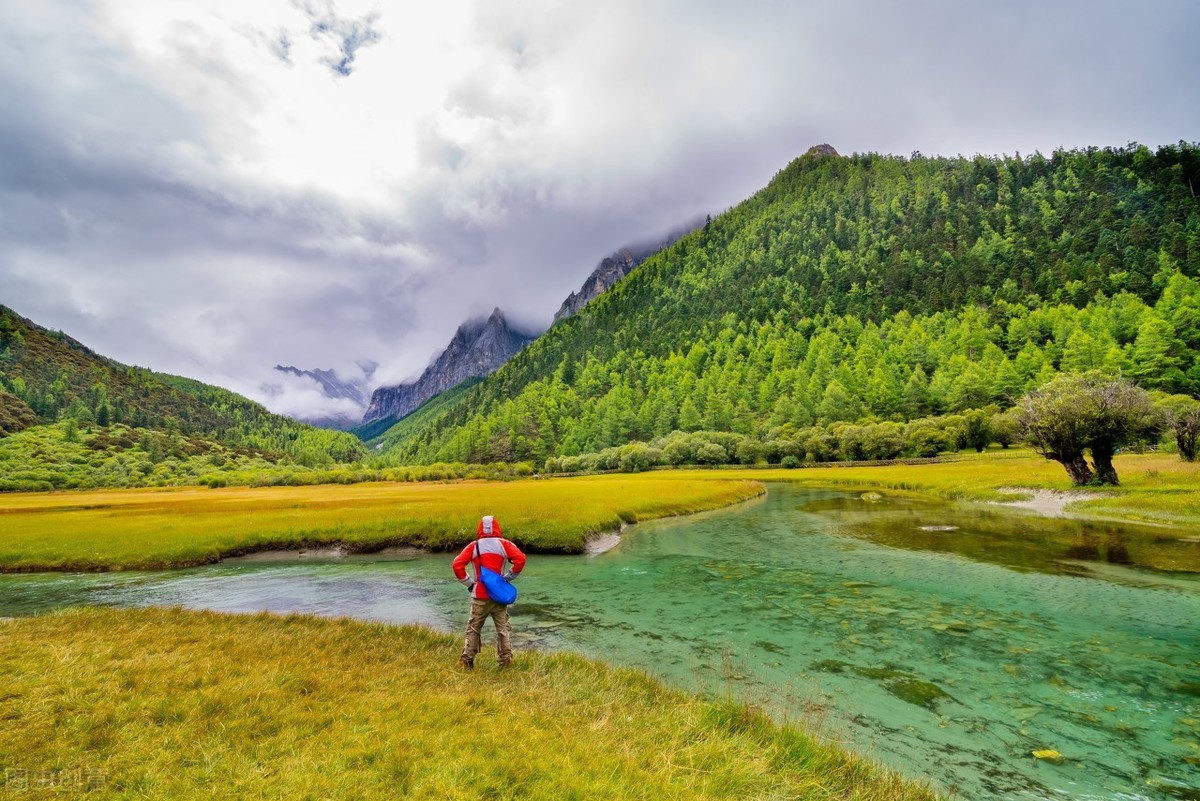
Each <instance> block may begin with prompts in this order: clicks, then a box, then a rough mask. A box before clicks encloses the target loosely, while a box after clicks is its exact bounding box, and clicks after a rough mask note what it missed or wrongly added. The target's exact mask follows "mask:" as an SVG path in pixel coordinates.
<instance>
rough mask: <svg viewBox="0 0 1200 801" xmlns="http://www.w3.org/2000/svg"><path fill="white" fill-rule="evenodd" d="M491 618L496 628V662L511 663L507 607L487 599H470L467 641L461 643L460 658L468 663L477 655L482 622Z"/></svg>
mask: <svg viewBox="0 0 1200 801" xmlns="http://www.w3.org/2000/svg"><path fill="white" fill-rule="evenodd" d="M489 616H490V617H491V618H492V623H493V624H494V625H495V626H496V662H497V663H499V664H501V665H507V664H508V663H509V662H511V661H512V655H513V654H512V641H511V640H510V639H509V635H510V629H509V625H508V607H507V606H505V605H504V604H498V603H496V602H495V601H492V600H489V599H487V598H472V599H471V617H470V619H468V620H467V641H466V642H465V643H463V651H462V658H463V659H465V660H467V661H468V662H469V661H471V660H473V659H474V658H475V654H477V653H479V648H480V634H481V633H482V632H483V622H484V621H485V620H487V619H488V617H489Z"/></svg>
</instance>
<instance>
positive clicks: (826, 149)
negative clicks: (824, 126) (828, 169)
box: [804, 143, 838, 156]
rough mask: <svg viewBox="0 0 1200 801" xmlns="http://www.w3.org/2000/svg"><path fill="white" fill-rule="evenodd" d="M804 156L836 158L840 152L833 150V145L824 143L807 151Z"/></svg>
mask: <svg viewBox="0 0 1200 801" xmlns="http://www.w3.org/2000/svg"><path fill="white" fill-rule="evenodd" d="M804 155H806V156H836V155H838V152H837V151H836V150H834V149H833V145H831V144H828V143H822V144H819V145H813V146H812V147H810V148H809V149H808V150H807V151H805V153H804Z"/></svg>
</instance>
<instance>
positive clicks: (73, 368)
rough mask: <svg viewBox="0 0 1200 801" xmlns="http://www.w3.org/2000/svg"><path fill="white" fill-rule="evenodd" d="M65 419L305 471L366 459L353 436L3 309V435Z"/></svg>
mask: <svg viewBox="0 0 1200 801" xmlns="http://www.w3.org/2000/svg"><path fill="white" fill-rule="evenodd" d="M67 420H70V421H73V423H74V424H75V425H76V426H85V427H86V426H92V425H95V426H98V427H100V428H104V427H107V426H111V425H114V424H123V425H125V426H127V427H129V428H137V429H153V430H156V431H162V432H165V433H167V434H168V435H171V436H175V437H176V439H178V436H179V435H182V436H184V437H198V438H201V439H205V440H213V441H215V442H218V443H220V444H221V445H222V446H225V447H228V448H233V449H239V450H241V451H244V452H251V451H252V452H253V455H254V456H256V457H261V458H263V459H265V460H267V461H269V462H277V461H280V460H285V461H290V462H295V463H298V464H301V465H304V466H308V467H316V466H321V465H329V464H333V463H337V462H351V461H354V460H356V459H358V458H360V457H361V456H363V455H364V453H365V451H364V449H363V446H362V443H361V442H360V441H359V440H358V439H357V438H355V437H354V436H352V435H350V434H345V433H342V432H336V431H325V430H322V429H318V428H313V427H312V426H309V425H305V424H304V423H298V422H296V421H295V420H290V419H288V418H286V417H281V416H279V415H276V414H272V413H270V412H269V411H267V410H266V409H265V408H263V407H262V406H261V405H259V404H257V403H255V402H253V401H251V400H249V399H247V398H244V397H242V396H241V395H238V394H236V393H234V392H230V391H229V390H225V389H221V388H220V387H214V386H211V385H208V384H202V383H201V382H199V381H193V380H191V379H188V378H181V377H179V376H171V375H165V374H162V373H155V372H152V371H150V370H147V369H144V368H141V367H130V366H128V365H124V364H121V363H119V362H116V361H113V360H112V359H108V358H106V357H104V356H101V355H99V354H97V353H95V352H94V351H92V350H91V349H90V348H88V347H87V346H85V345H83V344H82V343H80V342H78V341H77V340H75V339H72V338H71V337H69V336H67V335H66V334H63V333H61V332H57V331H50V330H47V329H45V328H42V327H41V326H39V325H36V324H35V323H33V322H31V321H29V320H27V319H25V318H23V317H21V316H20V315H18V314H17V313H16V312H14V311H12V310H11V309H8V308H6V307H4V306H0V434H12V433H16V432H17V431H20V430H23V429H25V428H28V427H30V426H33V425H37V424H39V423H53V422H57V421H67Z"/></svg>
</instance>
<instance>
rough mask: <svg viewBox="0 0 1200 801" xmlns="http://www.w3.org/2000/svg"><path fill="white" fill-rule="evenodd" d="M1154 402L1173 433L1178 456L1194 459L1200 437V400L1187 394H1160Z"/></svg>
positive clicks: (1186, 459)
mask: <svg viewBox="0 0 1200 801" xmlns="http://www.w3.org/2000/svg"><path fill="white" fill-rule="evenodd" d="M1156 404H1157V406H1158V408H1159V409H1160V410H1161V411H1162V413H1163V419H1164V422H1165V423H1166V425H1167V427H1168V428H1170V429H1171V431H1172V432H1173V433H1174V434H1175V445H1176V447H1177V448H1178V449H1179V458H1180V459H1183V460H1184V461H1185V462H1194V461H1196V442H1197V440H1198V439H1200V400H1196V399H1195V398H1190V397H1188V396H1187V395H1161V394H1160V396H1159V397H1158V398H1156Z"/></svg>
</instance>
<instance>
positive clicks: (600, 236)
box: [0, 0, 1200, 415]
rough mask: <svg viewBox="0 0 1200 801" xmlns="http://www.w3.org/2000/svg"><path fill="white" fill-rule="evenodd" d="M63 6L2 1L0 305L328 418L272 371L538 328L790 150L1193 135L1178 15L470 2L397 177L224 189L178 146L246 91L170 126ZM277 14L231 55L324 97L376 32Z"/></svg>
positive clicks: (327, 18)
mask: <svg viewBox="0 0 1200 801" xmlns="http://www.w3.org/2000/svg"><path fill="white" fill-rule="evenodd" d="M88 7H89V6H87V4H80V5H73V4H66V3H54V2H48V3H45V4H38V5H37V6H36V7H34V6H29V7H28V9H23V10H22V12H21V14H20V15H19V16H17V15H15V14H14V13H13V12H11V11H10V12H4V11H0V103H3V106H4V107H5V108H6V109H17V110H18V112H17V113H12V114H8V113H6V114H5V115H3V117H0V295H2V296H0V302H2V303H5V304H6V305H10V306H13V307H14V308H16V309H17V310H18V311H19V312H20V313H22V314H24V315H26V316H29V317H31V318H33V319H34V320H36V321H38V322H40V323H42V324H44V325H49V326H51V327H56V328H63V329H64V330H66V331H67V332H68V333H70V334H72V335H73V336H75V337H77V338H79V339H81V340H83V341H84V342H86V343H88V344H89V345H91V346H92V347H94V348H96V349H97V350H99V351H100V352H102V353H106V354H108V355H111V356H113V357H114V358H117V359H121V360H123V361H127V362H132V363H137V364H143V365H147V366H151V367H154V368H155V369H161V370H166V371H171V372H178V373H182V374H185V375H190V376H193V377H196V378H200V379H203V380H210V381H214V382H217V383H222V384H225V385H228V386H231V387H233V388H236V389H239V390H240V391H244V392H247V393H249V394H251V395H255V396H257V397H261V398H264V399H266V400H268V402H269V403H270V404H271V405H272V407H273V408H277V409H280V410H288V411H292V412H293V413H299V412H297V410H302V411H303V413H305V414H309V415H312V414H318V413H324V411H330V412H331V413H332V412H334V411H337V410H335V409H326V410H324V411H323V408H322V406H321V403H322V402H321V401H320V400H319V398H317V397H316V395H315V394H314V388H313V387H314V385H312V382H311V381H309V382H308V383H307V384H305V383H304V382H303V381H301V380H300V379H297V381H296V382H290V381H280V380H278V377H277V376H273V375H272V372H273V371H272V366H273V365H275V364H277V363H281V364H292V365H296V366H298V367H301V368H306V369H312V368H333V369H335V370H337V371H338V373H339V375H353V374H354V373H353V371H354V370H355V369H356V368H355V366H354V363H355V361H356V360H361V359H371V360H374V361H376V362H378V363H379V364H380V367H379V369H378V371H377V372H376V374H375V379H374V380H375V381H378V382H386V383H396V382H399V381H401V380H403V379H406V378H411V377H414V376H415V375H416V374H418V373H419V372H420V370H421V369H422V368H423V367H424V366H425V364H426V363H427V362H428V359H429V357H430V356H431V355H432V354H434V353H435V352H436V351H437V350H438V349H439V348H441V347H442V346H444V345H445V344H446V342H447V341H448V340H449V338H450V336H451V335H452V334H453V332H454V330H455V329H456V328H457V327H458V325H459V324H460V323H461V322H462V321H463V320H464V319H466V318H467V317H469V316H471V315H478V314H486V313H488V312H490V310H491V309H492V307H494V306H500V307H501V308H503V309H504V310H505V312H506V313H507V314H508V315H509V317H510V319H513V320H520V321H523V322H525V323H526V324H527V325H531V326H532V325H537V326H545V325H548V324H549V321H550V319H551V316H552V315H553V313H554V311H555V310H556V309H557V308H558V306H559V303H560V302H561V301H562V299H563V298H564V297H565V296H566V295H567V294H568V293H569V292H571V291H572V290H574V289H577V288H578V287H579V285H580V283H581V282H582V281H583V279H584V277H586V275H587V274H588V273H589V272H590V271H591V270H592V268H593V267H594V266H595V264H596V262H597V261H598V260H599V259H600V258H601V257H603V256H605V255H607V254H609V253H611V252H612V251H613V250H615V249H616V248H617V247H620V246H622V245H624V244H629V243H632V242H637V241H643V240H647V239H654V238H656V237H658V236H660V235H662V234H664V233H666V232H667V231H669V230H671V229H672V228H675V227H677V226H679V225H680V224H683V223H686V222H688V221H690V220H692V219H694V218H696V217H698V216H699V217H702V216H703V215H704V214H706V213H713V214H716V213H719V212H720V211H722V210H724V209H726V208H728V207H729V206H731V205H733V204H735V203H737V202H738V201H740V200H741V199H743V198H745V197H747V196H748V195H750V194H751V193H753V192H754V191H756V190H757V189H758V188H760V187H762V186H763V185H764V184H766V183H767V182H768V181H769V180H770V178H771V177H772V175H773V174H774V173H775V172H776V171H777V170H779V169H780V168H782V167H783V166H785V165H786V164H787V162H788V161H789V160H790V159H792V158H794V157H795V156H797V155H799V154H800V153H803V152H804V150H805V149H807V148H808V147H809V146H810V145H812V144H815V143H818V142H824V141H828V142H830V143H831V144H833V145H834V146H835V147H837V148H838V150H839V151H841V152H843V153H849V152H853V151H882V152H896V153H905V154H907V153H908V152H910V151H912V150H921V151H922V152H925V153H931V154H932V153H944V154H956V153H965V154H972V153H975V152H983V153H999V152H1008V153H1011V152H1014V151H1018V150H1019V151H1021V152H1026V153H1027V152H1031V151H1032V150H1034V149H1041V150H1043V151H1044V152H1045V151H1048V150H1050V149H1052V148H1054V147H1056V146H1059V145H1063V146H1086V145H1091V144H1098V145H1105V144H1124V143H1125V142H1126V141H1127V140H1129V139H1138V140H1141V141H1144V142H1146V143H1148V144H1151V145H1155V144H1162V143H1167V142H1174V141H1177V140H1178V139H1180V138H1191V137H1194V136H1195V132H1196V131H1197V130H1198V129H1200V102H1197V101H1198V100H1200V97H1198V96H1197V95H1198V91H1197V89H1196V84H1195V82H1194V81H1193V80H1191V76H1192V75H1195V74H1200V55H1198V54H1197V53H1198V51H1197V50H1196V49H1195V48H1193V47H1191V46H1190V42H1188V41H1187V39H1188V36H1189V35H1190V34H1191V32H1193V31H1195V30H1196V29H1197V27H1200V8H1197V7H1195V6H1193V4H1191V3H1189V2H1166V0H1157V1H1155V2H1150V3H1147V4H1144V5H1143V6H1142V7H1139V11H1138V13H1136V14H1131V13H1130V11H1129V10H1128V7H1127V6H1124V5H1118V4H1116V3H1111V2H1102V3H1093V2H1088V3H1084V2H1062V3H1057V4H1045V3H1033V2H1029V1H1028V0H1022V1H1021V2H1016V3H1006V4H986V5H982V4H963V3H960V2H951V0H941V1H939V2H923V3H908V4H903V5H897V4H892V3H881V2H865V0H859V1H858V2H845V3H838V4H820V5H818V4H808V3H805V4H800V3H784V2H779V3H770V2H764V3H756V4H750V5H741V6H738V7H736V8H734V7H732V6H730V5H729V4H725V3H715V2H714V3H674V2H661V3H652V4H643V3H637V4H633V3H630V4H622V3H612V4H605V5H603V6H597V5H594V4H593V5H591V6H586V7H585V6H578V5H575V6H572V5H561V4H550V5H546V6H539V5H536V4H535V5H528V6H511V5H503V6H502V5H499V4H495V5H493V4H483V3H481V4H479V5H478V6H477V7H476V13H475V22H474V27H473V29H472V30H471V32H470V36H471V37H473V38H472V39H471V42H470V44H471V51H470V55H471V56H472V57H473V58H475V59H476V61H477V63H473V64H471V65H470V68H467V67H464V68H463V69H462V70H461V74H457V75H456V76H455V77H454V78H453V80H451V79H449V78H447V79H446V80H445V87H444V88H445V95H444V103H443V107H442V109H441V110H440V112H439V114H434V115H432V116H430V117H428V118H427V119H424V120H422V121H420V122H419V136H418V137H417V144H416V148H417V150H416V154H417V159H418V166H417V168H416V170H415V171H413V173H412V174H411V175H410V176H408V177H407V178H406V179H404V180H403V181H402V182H399V183H398V184H397V185H396V186H393V187H389V188H388V192H389V193H390V194H389V195H388V197H390V198H391V201H390V202H389V204H385V205H382V206H380V205H375V206H369V205H366V204H359V203H352V202H350V201H348V200H346V199H345V198H344V197H343V198H341V199H339V198H338V197H337V196H334V195H333V194H331V193H328V192H323V191H322V190H321V187H319V186H313V187H299V188H297V187H296V186H292V185H286V186H285V185H283V184H282V183H281V184H280V185H278V186H275V185H270V184H265V185H264V184H263V183H261V182H260V183H251V182H250V181H249V180H247V179H245V178H244V177H239V175H237V174H235V173H233V172H225V171H223V170H224V169H225V168H224V166H223V165H224V164H225V162H223V161H222V159H221V158H220V156H221V155H222V154H221V153H219V152H216V148H217V147H218V145H215V144H213V142H212V141H210V140H209V139H208V138H207V136H206V134H207V132H209V131H210V130H211V129H213V128H214V127H220V129H221V130H222V131H223V132H224V131H226V130H231V131H233V132H234V135H236V134H237V132H239V131H240V130H242V126H246V125H249V124H250V123H249V121H248V120H246V119H244V118H243V116H242V115H244V113H245V108H246V107H249V106H250V105H252V104H253V102H254V93H255V92H257V91H262V90H260V89H258V88H256V87H246V88H244V90H243V94H242V95H239V96H238V100H237V102H238V103H240V104H243V105H242V106H240V107H233V108H207V109H205V108H200V109H199V110H196V109H192V110H188V109H184V108H182V107H181V106H180V104H179V103H177V102H174V101H172V100H171V99H169V98H168V97H166V96H165V95H164V94H163V93H161V92H160V91H158V90H156V89H155V88H154V84H153V83H152V82H151V81H150V80H149V77H148V76H147V75H145V74H143V73H142V72H141V70H142V69H143V67H142V65H140V64H139V63H138V62H136V61H135V60H134V59H133V57H132V56H131V55H130V54H128V53H126V52H124V51H122V50H121V49H120V48H119V47H117V46H116V45H112V44H108V45H105V44H101V43H99V42H98V41H97V40H96V38H95V37H94V36H93V34H92V33H91V32H90V30H89V29H88V28H87V26H86V24H85V20H86V19H87V16H88V15H87V14H84V13H81V12H82V11H84V10H86V9H87V8H88ZM296 7H297V8H300V9H301V10H302V11H304V13H305V14H306V15H307V18H308V19H309V20H310V22H311V28H310V30H308V31H307V32H304V30H303V29H302V28H300V29H298V30H299V31H300V32H299V33H296V30H297V29H296V28H293V30H292V33H291V34H289V33H287V32H283V33H280V32H279V30H277V29H274V28H271V29H269V30H268V31H267V32H266V33H263V34H262V38H261V39H260V40H255V41H256V42H259V44H257V45H256V46H257V47H259V52H263V51H262V50H261V48H262V47H267V48H274V49H273V50H269V52H273V53H274V55H275V57H278V58H280V59H283V60H288V59H292V58H294V57H295V54H296V53H298V52H300V44H303V43H306V42H307V40H306V39H305V38H304V37H306V36H312V37H314V38H315V39H317V40H319V43H320V44H321V45H322V47H321V48H318V50H317V52H319V53H321V54H325V56H327V58H326V65H327V66H328V68H329V69H330V70H333V71H335V72H336V73H338V76H339V77H338V79H337V81H336V83H337V84H338V85H339V86H347V85H351V86H352V85H355V83H356V82H357V81H358V80H359V79H360V78H367V77H370V72H369V71H370V70H371V69H375V68H377V66H376V64H377V62H376V60H375V58H374V57H375V56H376V55H377V54H378V53H380V52H382V51H383V49H384V48H386V47H389V46H390V42H389V31H394V30H395V28H394V27H392V28H389V24H391V25H400V24H403V22H397V21H396V17H397V16H398V15H399V14H400V13H401V12H400V11H398V10H395V9H393V8H391V7H387V6H381V9H382V10H381V11H380V12H378V14H372V15H366V16H363V15H358V16H355V15H353V14H348V13H345V12H343V11H342V10H341V9H340V7H339V6H338V5H336V4H334V3H332V2H330V3H322V4H317V3H302V4H298V5H297V6H296ZM255 35H256V36H257V35H258V34H257V33H256V34H255ZM289 36H296V37H298V38H297V39H296V41H295V42H291V40H289V38H288V37H289ZM367 46H370V47H371V48H373V49H372V52H371V55H372V58H371V59H368V58H366V57H365V56H364V57H363V59H362V60H361V61H355V57H356V54H358V53H360V52H362V49H363V48H364V47H367ZM214 52H215V51H214ZM310 52H311V51H310ZM196 55H197V58H199V57H200V56H201V55H203V54H201V53H197V54H196ZM212 57H213V58H215V57H216V56H212ZM276 63H277V62H276ZM314 63H315V62H314ZM227 66H228V65H227ZM210 67H211V69H213V70H217V71H218V72H219V71H220V70H221V69H222V65H221V64H219V63H217V64H213V65H208V66H205V67H204V68H205V69H208V68H210ZM197 69H199V67H197ZM281 69H282V70H285V71H293V70H292V68H290V67H281ZM321 69H322V70H323V69H324V67H322V68H321ZM344 73H353V80H350V81H342V80H341V77H342V76H343V74H344ZM436 77H438V76H408V75H396V76H394V80H395V82H396V83H397V84H403V82H405V81H424V80H427V79H433V78H436ZM226 80H229V81H235V82H236V81H237V80H239V79H238V78H237V73H236V72H229V73H228V74H227V75H226ZM397 96H401V95H399V94H398V95H397ZM373 102H376V103H380V104H386V103H389V102H397V101H396V99H395V98H394V97H392V96H390V95H389V96H387V97H379V98H373ZM218 141H224V140H218ZM181 151H185V152H187V153H191V154H194V158H191V160H184V161H181V160H180V159H179V156H178V154H179V153H180V152H181ZM362 155H363V156H364V157H365V158H370V159H372V160H373V163H375V162H378V163H380V164H387V163H388V162H389V159H392V158H393V157H396V155H397V154H393V153H389V152H381V153H365V154H362ZM312 157H313V158H321V157H322V154H321V153H320V152H317V151H314V153H313V155H312ZM181 164H182V165H183V166H180V165H181ZM264 385H271V386H277V387H278V391H277V392H276V393H275V394H274V395H273V396H268V394H266V393H264V391H263V390H262V387H263V386H264Z"/></svg>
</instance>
